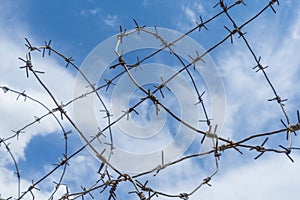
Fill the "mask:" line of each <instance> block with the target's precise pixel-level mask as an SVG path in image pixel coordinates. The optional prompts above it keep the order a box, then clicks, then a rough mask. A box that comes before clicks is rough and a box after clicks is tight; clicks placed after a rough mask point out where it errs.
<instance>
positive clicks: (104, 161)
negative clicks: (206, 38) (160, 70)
mask: <svg viewBox="0 0 300 200" xmlns="http://www.w3.org/2000/svg"><path fill="white" fill-rule="evenodd" d="M275 4H277V5H279V1H278V0H271V1H269V2H268V3H267V4H266V6H264V7H263V8H261V9H260V10H259V11H258V12H257V13H256V14H255V15H254V16H252V17H251V18H250V19H248V20H246V21H245V22H244V23H242V24H238V23H237V22H236V19H235V18H234V17H233V16H232V15H231V14H230V11H231V9H234V8H236V7H237V6H247V5H246V3H245V2H244V1H243V0H237V1H236V2H234V3H233V4H231V5H229V6H227V4H226V2H225V0H219V1H218V2H217V4H215V5H214V6H213V8H214V9H220V11H219V12H218V13H217V14H215V15H214V16H213V17H211V18H209V19H207V20H205V19H204V18H202V16H199V19H200V20H199V21H198V22H195V23H196V26H194V27H193V28H192V29H190V30H189V31H187V32H186V33H185V34H183V35H182V36H180V37H178V38H177V39H175V40H174V41H167V40H166V39H165V38H163V37H162V36H161V35H160V34H159V31H158V30H157V28H156V27H154V31H153V30H150V29H148V28H147V27H146V26H140V25H139V24H138V22H137V20H135V19H133V23H134V25H135V27H134V29H132V30H130V31H127V30H123V27H122V26H120V33H119V35H118V38H117V43H116V46H115V49H113V50H114V52H115V54H116V57H117V58H116V59H117V60H118V62H117V63H116V64H114V65H111V66H109V67H108V68H109V69H110V70H112V73H111V74H112V75H113V77H110V78H105V79H104V81H105V83H104V84H102V85H100V86H97V85H95V84H94V83H92V82H91V81H90V80H89V79H88V77H87V76H86V75H85V74H84V73H83V72H82V71H81V69H80V67H78V66H77V65H76V64H75V62H74V58H72V57H68V56H65V55H64V54H62V53H60V52H59V51H58V50H56V49H54V48H53V47H52V46H51V43H52V41H51V40H50V41H48V42H47V41H45V43H44V45H42V46H33V45H32V44H31V43H30V41H29V40H28V39H27V38H25V46H26V47H27V48H28V49H27V52H26V55H25V58H19V59H20V60H21V61H22V62H23V63H25V65H24V66H21V67H20V69H22V70H25V75H26V77H27V78H28V77H29V76H31V75H32V76H34V78H35V79H36V80H37V81H38V83H39V84H40V85H41V86H42V87H43V89H44V91H45V92H46V93H47V94H48V96H49V98H50V99H51V100H52V102H53V103H54V104H55V107H54V108H49V107H48V106H47V105H45V104H44V103H43V102H41V101H39V100H37V99H35V98H32V97H31V96H29V95H28V94H27V93H25V91H22V92H18V91H16V90H13V89H11V88H9V87H6V86H0V88H1V89H2V90H3V91H4V93H7V92H11V93H14V94H16V95H17V98H16V100H19V98H24V100H26V99H29V100H31V101H33V102H35V103H37V104H39V105H40V106H42V107H43V108H44V109H45V110H46V112H45V113H44V114H42V115H41V116H34V120H33V121H31V122H29V123H27V124H25V125H24V126H23V127H22V128H19V129H17V130H12V132H13V134H12V135H11V136H8V137H6V138H0V145H1V144H3V146H4V148H5V149H6V151H7V152H8V154H9V157H10V159H11V160H12V163H13V164H14V167H15V170H16V176H17V183H18V184H17V185H18V188H17V191H18V192H17V196H16V197H8V198H7V199H11V198H16V199H23V198H25V196H28V195H29V194H30V195H31V197H32V199H35V198H36V197H35V191H36V190H40V188H38V186H39V185H40V184H41V183H42V182H43V181H45V179H47V178H48V177H50V176H51V175H52V174H53V173H54V172H56V171H58V170H59V169H61V168H62V173H61V176H60V178H59V179H58V180H57V181H55V182H54V183H53V184H54V188H55V190H54V191H53V192H52V193H51V195H50V196H49V199H53V198H54V195H55V194H56V192H57V191H58V189H59V187H60V186H66V192H65V194H64V195H63V196H61V198H60V199H62V200H66V199H78V198H82V199H84V197H86V196H88V197H89V198H91V199H94V195H93V192H98V193H101V194H102V193H106V194H107V198H108V199H109V200H110V199H113V200H115V199H117V198H118V193H117V190H118V188H119V187H121V186H120V185H121V184H122V183H127V184H130V185H131V186H132V188H133V190H131V191H128V194H131V195H136V197H137V198H138V199H140V200H150V199H154V198H158V197H160V196H164V197H169V198H177V199H178V198H179V199H184V200H188V199H189V198H190V197H191V196H192V195H193V194H194V193H195V192H196V191H198V190H199V189H200V188H202V187H203V186H205V185H207V186H211V180H212V178H213V177H214V176H215V175H216V174H217V173H218V170H219V159H220V157H221V156H222V154H223V153H224V152H225V151H227V150H234V151H237V152H238V153H240V154H243V153H244V151H243V150H249V151H256V152H257V153H258V155H257V156H256V157H254V159H258V158H260V157H261V156H262V155H263V154H265V153H266V152H273V153H278V154H284V155H285V156H287V157H288V159H290V160H291V162H294V160H293V158H292V157H291V153H292V151H293V150H300V148H299V147H294V146H292V144H293V135H292V134H293V133H294V135H295V136H296V132H297V131H299V130H300V114H299V111H297V119H298V121H297V122H296V123H294V124H293V123H292V122H291V120H290V117H289V115H288V113H287V111H286V109H285V104H284V103H283V102H286V101H287V99H282V98H281V96H279V94H278V92H277V90H276V88H275V86H274V85H273V83H272V82H271V80H270V78H269V76H268V73H267V71H266V69H267V68H268V67H269V66H265V65H263V64H262V62H261V57H260V56H257V55H256V53H255V51H254V50H253V48H252V46H251V44H250V42H249V41H248V39H247V37H246V36H245V32H242V30H243V31H244V29H245V28H246V27H247V25H249V24H250V23H254V20H255V19H256V18H258V17H259V16H260V15H261V14H262V13H264V12H265V11H266V10H268V9H271V10H272V11H273V12H274V13H275V14H276V9H275ZM221 15H224V16H226V18H227V19H228V21H229V22H230V23H231V24H232V28H229V27H227V26H224V29H225V30H227V31H228V33H227V35H225V36H224V37H223V38H222V39H221V40H220V41H217V42H215V43H214V44H213V45H212V46H211V47H210V48H208V50H206V51H205V52H204V53H202V54H199V53H198V52H197V51H196V52H192V53H191V54H192V55H189V58H190V59H191V60H190V61H188V63H186V62H187V61H184V60H183V59H182V58H181V57H180V56H179V55H178V54H177V52H176V51H175V50H174V49H173V46H174V45H175V44H176V43H177V42H178V41H180V40H182V39H183V38H184V37H186V36H188V35H190V34H191V33H193V32H195V31H199V32H200V33H199V34H201V33H202V32H203V31H205V30H208V28H209V26H208V25H209V24H211V23H212V22H213V20H215V19H217V18H218V17H219V16H221ZM202 28H203V29H202ZM141 32H143V33H145V34H148V35H150V36H152V37H153V38H155V39H158V40H159V41H160V42H161V48H160V49H158V50H156V51H154V52H153V53H151V54H149V55H147V56H145V57H143V58H139V57H138V58H137V62H135V63H133V64H130V63H129V62H128V61H127V60H126V58H124V56H123V55H122V52H120V51H119V47H120V44H121V43H122V42H123V41H124V40H126V37H129V36H130V35H132V34H134V33H141ZM236 35H237V36H238V38H239V39H241V40H242V41H243V42H244V44H245V46H246V49H247V50H248V51H249V52H250V55H251V56H252V57H253V60H254V61H255V63H256V66H254V67H253V69H254V70H255V72H260V73H262V74H263V76H264V78H265V80H266V82H267V84H268V86H269V87H270V89H271V91H272V92H273V94H274V96H275V97H272V98H270V99H267V100H268V101H270V102H276V103H277V104H278V105H279V107H280V109H281V112H282V114H283V116H284V120H285V121H284V120H283V119H281V120H279V121H278V122H279V123H281V124H282V125H283V128H281V129H279V130H273V131H269V132H264V133H253V134H251V135H250V136H248V137H246V138H243V139H241V140H240V141H232V140H230V139H226V138H223V137H221V136H219V135H217V134H216V132H217V127H218V124H215V125H214V126H213V125H212V123H211V121H212V120H213V119H212V118H210V116H209V113H208V111H207V108H206V104H205V101H204V100H203V95H204V94H205V91H202V92H200V90H199V86H198V85H197V84H196V82H195V80H194V76H193V74H192V69H191V67H192V66H194V67H195V64H196V63H198V62H205V59H204V56H205V55H207V54H208V53H210V52H212V51H213V50H215V49H217V48H218V47H219V46H220V45H222V44H224V43H225V42H226V41H228V40H229V41H230V43H232V44H234V38H233V37H234V36H236ZM163 50H168V51H169V52H170V55H171V56H173V57H174V58H175V59H176V60H177V62H178V63H180V66H181V67H180V69H179V70H178V71H176V73H174V74H172V75H171V76H170V77H169V78H165V77H160V79H161V83H160V84H159V85H158V86H155V87H154V89H153V90H152V91H151V90H150V89H145V88H144V87H143V86H142V85H140V83H139V82H138V81H137V80H136V79H135V78H134V76H133V75H132V73H131V70H132V69H137V68H140V67H141V64H142V63H144V62H145V61H147V60H149V59H150V58H152V57H154V56H155V55H157V54H159V53H161V52H162V51H163ZM47 51H48V56H54V55H56V56H58V58H60V59H62V60H63V61H64V62H65V67H66V68H68V67H73V68H74V69H75V70H76V71H77V72H78V73H79V74H80V75H81V76H82V78H83V79H84V81H85V82H86V84H87V85H88V86H87V92H86V93H83V94H81V95H79V96H77V97H75V98H73V99H71V100H69V101H68V102H67V103H63V102H61V103H59V100H58V99H57V98H56V96H55V95H54V94H53V92H52V91H51V90H50V89H49V87H48V86H47V85H46V84H45V83H44V82H43V80H42V79H41V78H40V77H41V76H46V75H47V73H46V72H44V71H40V70H38V69H36V66H34V65H33V64H32V56H31V54H33V53H38V54H41V56H42V57H45V54H46V52H47ZM193 55H194V56H193ZM127 62H128V63H127ZM117 68H122V69H121V72H115V71H116V69H117ZM269 68H271V67H269ZM269 68H268V69H269ZM114 72H115V73H114ZM184 72H186V73H187V75H188V77H189V79H190V81H191V83H192V85H193V90H194V92H195V94H196V96H197V99H195V103H194V104H195V106H198V107H199V109H200V110H202V114H203V117H204V119H203V118H202V119H200V120H199V122H200V123H201V122H205V123H206V128H207V129H206V130H201V129H199V128H197V127H194V126H192V125H191V124H189V123H188V122H186V121H185V120H184V119H181V118H180V116H178V115H177V114H176V113H175V112H174V111H172V110H171V109H170V108H168V107H167V106H166V105H164V104H163V103H162V101H160V100H159V98H158V95H159V94H160V95H161V96H162V97H163V98H166V95H165V93H166V92H172V91H171V89H170V88H169V87H168V84H169V83H170V82H171V81H173V80H174V79H175V77H177V76H178V75H180V74H182V73H184ZM121 76H128V77H129V78H130V80H131V81H132V83H133V84H134V85H135V87H136V88H137V89H138V90H140V91H141V92H142V93H143V95H144V96H143V98H141V99H140V100H139V101H137V102H135V103H134V104H133V106H131V107H129V108H128V109H127V110H123V111H122V112H123V113H122V114H121V115H120V116H116V118H115V119H114V120H113V119H112V115H111V111H110V110H109V108H108V106H107V105H106V104H105V101H104V100H103V97H101V95H100V91H105V92H108V89H109V87H113V86H116V85H117V83H115V81H116V80H117V79H118V78H119V77H121ZM89 95H96V97H97V100H98V101H99V102H100V104H101V106H102V110H100V111H101V113H104V117H103V118H104V120H106V126H105V127H103V128H102V129H101V128H99V127H98V130H99V131H98V132H96V133H94V136H93V137H92V138H87V137H86V136H85V135H84V133H83V132H82V130H81V128H80V127H79V126H78V125H77V124H76V122H75V121H74V119H72V118H71V116H70V115H69V114H68V113H67V112H66V108H67V107H68V106H71V105H72V104H73V103H74V102H76V101H78V100H84V98H86V97H87V96H89ZM145 101H150V102H152V103H153V105H154V106H155V109H156V115H159V114H160V111H162V110H164V111H165V112H166V113H168V114H169V115H170V116H171V117H172V118H173V119H175V120H177V121H178V123H180V124H181V125H183V126H186V127H187V128H189V129H190V130H192V131H193V132H195V133H197V134H199V135H201V136H202V139H201V141H200V143H201V144H202V143H203V142H204V140H206V139H211V140H212V141H213V147H212V149H209V150H208V151H205V152H201V153H196V154H189V155H184V156H182V157H181V158H179V159H177V160H174V161H172V162H165V160H164V152H163V151H162V156H161V164H160V165H158V166H157V167H155V168H153V169H150V170H146V171H143V172H141V173H138V174H134V175H130V174H125V173H123V172H121V171H119V170H118V169H117V168H116V167H115V166H114V165H112V164H111V163H110V156H111V155H112V154H113V151H114V148H115V146H114V145H115V144H114V140H113V135H114V133H113V130H112V127H113V126H115V125H116V124H118V123H119V121H120V120H121V119H124V118H125V119H127V120H129V114H131V113H132V112H134V113H135V114H136V115H138V114H139V113H138V112H137V110H136V109H137V108H138V106H139V105H141V104H142V103H143V102H145ZM56 115H60V117H57V116H56ZM50 116H52V117H54V118H55V121H56V122H57V124H58V126H59V127H60V129H61V132H62V133H63V136H64V141H65V142H64V143H65V144H64V153H63V158H59V161H58V163H56V164H55V167H53V168H52V170H50V171H49V172H48V173H46V174H44V175H43V176H42V177H41V178H40V179H39V180H36V181H32V184H31V185H30V186H29V187H28V189H27V190H25V191H21V186H20V185H21V172H20V170H19V167H18V162H17V161H16V159H15V157H14V155H13V152H12V151H11V149H10V148H9V143H8V141H11V140H14V139H16V140H19V137H20V136H22V135H23V134H26V132H25V131H26V129H27V128H29V127H31V126H32V125H34V124H36V123H42V121H43V120H44V119H45V118H48V117H50ZM63 120H64V121H67V122H68V124H69V125H71V126H72V128H73V129H74V131H75V132H77V133H78V134H79V135H80V136H81V138H82V139H83V140H84V144H83V145H82V146H81V147H79V148H78V149H77V150H76V151H75V152H73V153H70V152H69V148H68V134H70V133H71V131H66V130H65V128H64V126H63V125H62V123H61V121H63ZM107 132H108V135H109V144H107V145H108V146H109V156H108V158H105V157H104V155H103V154H104V152H105V150H106V149H104V150H103V151H102V152H98V150H97V149H96V148H94V147H93V145H92V142H93V141H95V140H98V141H99V142H101V137H102V136H103V137H104V136H105V137H106V135H107V134H105V133H107ZM285 133H286V140H287V141H288V144H287V145H286V146H284V145H282V144H278V147H277V148H267V147H265V145H266V143H267V142H268V140H269V138H270V137H272V136H274V135H278V134H285ZM258 138H261V140H262V143H260V145H252V144H249V142H250V141H253V140H254V139H258ZM86 148H89V149H91V151H92V152H93V153H94V154H95V155H96V157H97V158H98V159H99V161H100V162H99V170H98V172H95V174H97V176H99V178H98V179H97V181H96V182H95V183H94V184H92V185H90V186H89V187H86V186H81V190H80V191H77V192H70V191H69V187H68V185H66V184H65V183H64V176H65V173H66V171H67V167H68V166H69V163H70V160H71V159H73V158H75V157H76V156H77V155H78V154H79V153H80V152H82V151H83V150H84V149H86ZM207 155H211V156H212V157H213V158H214V168H213V170H212V172H211V173H210V175H208V176H206V177H204V178H203V179H201V180H199V183H197V186H195V188H192V189H191V190H190V191H186V192H184V193H182V192H181V193H177V194H169V193H167V192H164V191H160V190H159V189H155V188H154V187H153V186H150V184H148V183H149V180H147V181H145V183H142V182H141V181H140V180H139V179H140V178H143V177H146V176H147V175H152V176H153V177H155V176H156V175H157V174H158V173H159V172H160V171H162V170H164V169H165V168H169V167H172V166H173V167H174V166H175V165H177V164H178V163H182V162H184V161H186V160H189V159H194V158H199V157H203V156H207ZM69 167H72V166H69ZM114 177H117V178H114Z"/></svg>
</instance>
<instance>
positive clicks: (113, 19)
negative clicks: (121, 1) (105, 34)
mask: <svg viewBox="0 0 300 200" xmlns="http://www.w3.org/2000/svg"><path fill="white" fill-rule="evenodd" d="M117 20H118V16H117V15H107V16H106V17H105V19H104V23H105V24H106V25H107V26H110V27H115V26H116V23H117Z"/></svg>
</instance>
